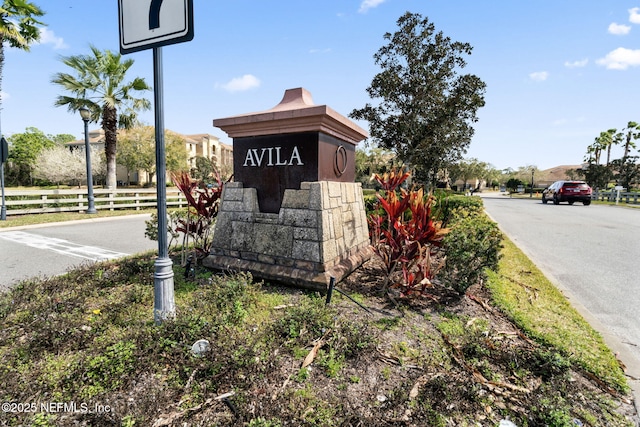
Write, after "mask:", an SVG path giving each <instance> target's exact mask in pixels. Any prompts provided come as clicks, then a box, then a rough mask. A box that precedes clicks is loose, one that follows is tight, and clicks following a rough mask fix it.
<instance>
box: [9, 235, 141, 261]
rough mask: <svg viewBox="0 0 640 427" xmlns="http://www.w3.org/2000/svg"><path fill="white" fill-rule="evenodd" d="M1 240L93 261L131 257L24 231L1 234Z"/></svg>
mask: <svg viewBox="0 0 640 427" xmlns="http://www.w3.org/2000/svg"><path fill="white" fill-rule="evenodd" d="M0 239H4V240H8V241H11V242H15V243H19V244H23V245H26V246H30V247H32V248H37V249H43V250H50V251H53V252H56V253H59V254H64V255H70V256H74V257H78V258H83V259H89V260H92V261H104V260H108V259H115V258H121V257H123V256H127V255H129V254H126V253H123V252H114V251H110V250H108V249H103V248H98V247H95V246H84V245H79V244H77V243H73V242H70V241H68V240H64V239H57V238H55V237H45V236H39V235H37V234H31V233H26V232H24V231H7V232H2V233H0Z"/></svg>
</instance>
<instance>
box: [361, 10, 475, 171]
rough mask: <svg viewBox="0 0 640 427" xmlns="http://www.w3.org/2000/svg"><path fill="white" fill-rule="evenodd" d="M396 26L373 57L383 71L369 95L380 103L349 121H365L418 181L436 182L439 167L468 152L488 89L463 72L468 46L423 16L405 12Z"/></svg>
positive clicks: (374, 134) (381, 142)
mask: <svg viewBox="0 0 640 427" xmlns="http://www.w3.org/2000/svg"><path fill="white" fill-rule="evenodd" d="M397 24H398V27H399V30H398V31H396V32H395V33H394V34H391V33H386V34H385V35H384V39H385V40H388V44H387V45H385V46H383V47H382V48H380V50H378V52H377V53H376V54H375V55H374V59H375V63H376V64H377V65H379V66H380V67H381V68H382V71H381V72H380V73H378V74H377V75H376V76H374V78H373V81H372V82H371V85H370V86H369V87H368V88H367V93H368V94H369V96H370V97H371V98H372V99H378V100H379V103H378V104H377V105H376V106H374V105H372V104H366V105H365V107H364V108H361V109H356V110H353V111H352V112H351V114H350V117H352V118H354V119H363V120H367V121H368V122H369V130H370V134H371V137H372V139H373V141H374V142H376V143H377V144H378V145H380V146H381V147H383V148H386V149H390V150H393V151H395V152H396V154H397V155H398V158H399V159H400V160H401V161H402V162H404V163H405V164H406V165H408V166H409V167H410V168H412V169H413V170H414V178H415V179H417V180H418V181H423V182H427V183H433V181H435V177H436V174H437V172H438V171H439V170H440V169H441V168H443V167H444V166H446V165H447V164H450V163H452V162H455V161H456V160H458V159H459V158H461V156H462V154H464V153H465V152H466V149H467V147H468V145H469V143H470V141H471V137H472V136H473V133H474V129H473V127H472V126H471V124H472V123H474V122H476V121H477V117H476V112H477V110H478V108H480V107H482V106H484V92H485V87H486V85H485V84H484V82H482V81H481V80H480V79H479V78H478V77H477V76H475V75H472V74H460V70H461V69H462V68H464V67H465V66H466V61H465V59H464V58H463V56H464V55H470V54H471V51H472V47H471V45H470V44H468V43H461V42H454V41H452V40H451V39H450V38H449V37H445V36H444V35H443V34H442V32H437V33H436V30H435V26H434V25H433V24H432V23H430V22H429V20H428V18H422V16H421V15H420V14H413V13H410V12H407V13H406V14H404V15H403V16H401V17H400V19H398V21H397Z"/></svg>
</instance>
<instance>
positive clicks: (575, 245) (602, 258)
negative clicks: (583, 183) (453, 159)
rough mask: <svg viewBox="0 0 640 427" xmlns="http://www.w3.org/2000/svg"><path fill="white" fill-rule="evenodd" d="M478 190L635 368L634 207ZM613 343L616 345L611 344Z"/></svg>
mask: <svg viewBox="0 0 640 427" xmlns="http://www.w3.org/2000/svg"><path fill="white" fill-rule="evenodd" d="M482 197H483V201H484V205H485V210H486V211H487V213H488V214H489V215H490V216H491V217H492V218H493V219H494V220H495V221H496V222H497V223H498V225H499V226H500V228H501V229H502V230H503V231H504V232H505V234H507V235H508V236H509V238H510V239H511V240H512V241H514V243H515V244H516V245H517V246H518V247H520V249H521V250H523V252H525V253H526V254H527V256H529V258H530V259H531V260H532V261H533V262H534V263H535V264H536V265H537V266H538V267H539V268H540V269H541V270H542V271H543V273H544V274H545V275H546V276H547V277H548V278H549V279H550V280H551V281H552V282H553V283H554V284H556V286H557V287H558V288H559V289H561V290H562V291H564V292H565V295H566V296H567V297H568V298H569V300H570V301H571V302H572V303H573V305H574V306H575V307H576V308H577V309H578V310H579V311H580V312H581V313H582V315H583V316H584V317H585V318H586V319H587V320H588V321H589V322H590V323H591V324H592V326H594V328H595V329H596V330H598V331H599V332H600V333H601V334H602V335H603V337H604V338H605V340H606V341H607V344H608V345H609V346H610V347H611V348H612V349H613V350H614V351H616V350H620V354H621V358H622V355H623V353H626V355H627V357H628V356H629V354H630V355H631V356H632V360H629V363H635V366H636V369H637V366H639V365H638V363H637V362H638V361H640V310H639V308H640V274H638V267H639V266H640V263H639V261H640V209H632V208H624V207H613V206H603V205H590V206H583V205H582V203H576V204H574V205H573V206H570V205H568V204H566V203H565V204H560V205H557V206H556V205H553V204H552V203H549V204H546V205H543V204H542V203H541V202H540V201H539V200H535V199H533V200H531V199H518V198H513V199H510V198H509V197H505V196H502V195H497V194H494V195H491V194H484V195H482ZM616 342H617V344H621V347H620V346H618V348H617V349H616V348H614V347H615V343H616ZM612 343H613V344H614V345H612ZM633 359H635V360H633ZM623 361H625V360H624V358H623ZM625 363H626V361H625Z"/></svg>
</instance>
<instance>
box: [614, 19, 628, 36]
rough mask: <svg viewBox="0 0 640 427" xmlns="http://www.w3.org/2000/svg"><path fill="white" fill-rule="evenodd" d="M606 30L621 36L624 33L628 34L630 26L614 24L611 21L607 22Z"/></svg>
mask: <svg viewBox="0 0 640 427" xmlns="http://www.w3.org/2000/svg"><path fill="white" fill-rule="evenodd" d="M608 31H609V34H615V35H616V36H623V35H625V34H629V31H631V27H630V26H629V25H623V24H616V23H615V22H612V23H611V24H609V28H608Z"/></svg>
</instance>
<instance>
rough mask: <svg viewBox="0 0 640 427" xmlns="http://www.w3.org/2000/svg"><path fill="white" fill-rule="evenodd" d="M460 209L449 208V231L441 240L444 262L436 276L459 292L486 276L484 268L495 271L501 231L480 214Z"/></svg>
mask: <svg viewBox="0 0 640 427" xmlns="http://www.w3.org/2000/svg"><path fill="white" fill-rule="evenodd" d="M461 209H463V208H459V209H458V210H455V211H453V213H452V215H451V230H450V231H449V233H448V234H447V235H446V236H445V237H444V240H443V248H444V251H445V254H446V261H445V265H444V268H443V269H442V270H441V271H440V279H441V280H442V281H443V282H444V283H445V284H446V285H448V286H451V287H452V288H453V289H455V290H456V291H458V293H460V294H463V293H465V292H466V290H467V289H468V288H469V287H470V286H471V285H473V284H474V283H476V282H477V281H478V280H481V279H482V280H484V279H486V273H485V269H487V268H488V269H490V270H493V271H496V270H497V268H498V259H499V256H500V249H501V248H502V233H501V232H500V230H498V226H497V225H496V224H495V223H494V222H493V221H491V220H490V219H489V218H488V217H487V216H485V215H484V214H482V213H475V214H474V213H468V211H466V210H461Z"/></svg>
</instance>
